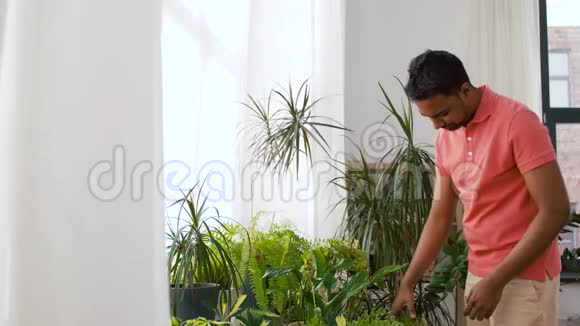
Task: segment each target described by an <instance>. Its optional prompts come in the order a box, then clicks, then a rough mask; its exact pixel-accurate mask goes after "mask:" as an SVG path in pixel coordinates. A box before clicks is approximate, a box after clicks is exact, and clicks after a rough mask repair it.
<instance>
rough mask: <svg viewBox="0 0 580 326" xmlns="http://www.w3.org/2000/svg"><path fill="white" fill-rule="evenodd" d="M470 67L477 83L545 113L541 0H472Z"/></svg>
mask: <svg viewBox="0 0 580 326" xmlns="http://www.w3.org/2000/svg"><path fill="white" fill-rule="evenodd" d="M467 10H468V11H467V15H468V21H469V26H468V27H469V29H468V33H467V36H468V40H467V42H466V45H467V53H468V54H467V59H466V66H467V69H468V71H469V73H470V74H471V75H472V79H473V81H474V82H475V83H477V84H488V85H489V86H490V87H491V88H492V89H494V90H495V91H497V92H499V93H501V94H503V95H506V96H510V97H512V98H515V99H516V100H519V101H521V102H523V103H525V104H526V105H528V106H529V107H530V108H531V109H532V110H534V111H535V112H536V113H537V114H538V115H540V113H541V110H542V108H541V78H540V77H541V73H540V40H539V35H540V34H539V12H538V1H537V0H486V1H480V0H470V1H469V4H468V6H467Z"/></svg>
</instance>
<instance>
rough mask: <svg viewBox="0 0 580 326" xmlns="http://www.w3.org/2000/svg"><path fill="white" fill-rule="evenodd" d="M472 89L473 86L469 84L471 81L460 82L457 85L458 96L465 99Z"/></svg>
mask: <svg viewBox="0 0 580 326" xmlns="http://www.w3.org/2000/svg"><path fill="white" fill-rule="evenodd" d="M472 90H473V86H471V83H469V82H465V83H463V84H461V86H460V87H459V96H460V98H461V99H462V100H464V101H465V100H466V99H467V98H468V97H469V93H470V92H471V91H472Z"/></svg>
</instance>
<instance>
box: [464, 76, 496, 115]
mask: <svg viewBox="0 0 580 326" xmlns="http://www.w3.org/2000/svg"><path fill="white" fill-rule="evenodd" d="M479 89H480V90H482V91H483V94H482V96H481V102H480V103H479V106H478V107H477V110H476V111H475V116H474V117H473V119H472V120H471V121H470V122H469V124H472V123H481V122H483V121H485V120H486V119H487V118H489V116H490V115H491V112H492V109H493V106H494V105H493V103H494V102H495V93H494V92H493V91H492V90H491V89H490V88H489V87H488V86H487V85H484V86H481V87H480V88H479Z"/></svg>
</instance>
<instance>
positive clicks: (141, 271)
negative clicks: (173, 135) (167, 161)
mask: <svg viewBox="0 0 580 326" xmlns="http://www.w3.org/2000/svg"><path fill="white" fill-rule="evenodd" d="M6 14H7V15H6V24H5V28H6V29H5V31H4V42H3V43H4V44H3V46H2V48H3V50H2V65H1V67H2V70H1V71H2V75H1V88H0V96H1V97H0V100H1V103H0V110H1V111H2V118H0V124H1V126H0V143H1V144H0V145H1V146H2V150H3V153H2V155H0V180H2V182H1V183H0V210H1V211H2V214H0V219H1V220H0V222H1V224H0V233H1V234H0V241H1V242H2V243H1V244H2V256H1V257H0V260H1V261H0V263H1V266H0V267H1V268H0V271H1V273H0V277H1V279H0V291H1V292H2V293H1V295H0V303H1V306H0V312H1V313H2V316H1V318H0V320H1V321H2V323H3V326H7V325H8V326H31V325H51V326H53V325H54V326H56V325H58V326H73V325H74V326H77V325H94V326H97V325H98V326H102V325H108V326H111V325H119V326H121V325H151V326H153V325H155V326H161V325H167V324H168V323H169V309H168V308H169V307H168V293H167V292H168V290H167V280H166V275H165V274H166V267H165V266H166V264H165V254H164V247H163V237H164V235H163V227H164V221H163V216H164V214H163V200H162V197H161V193H160V192H159V191H158V190H157V188H158V187H157V184H156V182H157V178H156V173H155V172H154V171H157V170H158V169H160V167H161V164H162V143H161V114H160V112H161V110H160V104H161V103H160V86H161V78H160V64H159V62H160V54H159V49H160V40H159V35H160V26H161V3H160V0H82V1H81V0H52V1H37V0H14V1H9V2H8V7H7V11H6Z"/></svg>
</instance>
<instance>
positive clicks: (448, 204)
mask: <svg viewBox="0 0 580 326" xmlns="http://www.w3.org/2000/svg"><path fill="white" fill-rule="evenodd" d="M456 206H457V195H456V194H455V191H454V190H453V182H452V181H451V177H448V176H438V177H437V180H436V184H435V193H434V199H433V203H432V204H431V210H430V212H429V217H428V218H427V222H426V223H425V227H424V228H423V231H422V233H421V238H420V240H419V243H418V244H417V249H416V250H415V253H414V254H413V259H412V260H411V264H410V265H409V269H408V270H407V272H406V273H405V277H404V278H403V280H402V283H403V284H406V285H409V286H412V287H413V286H415V284H417V282H418V281H419V280H420V279H421V277H422V275H423V274H424V273H425V271H426V270H427V268H429V266H430V265H431V263H433V261H434V260H435V257H436V256H437V254H438V253H439V250H440V249H441V246H442V245H443V242H445V240H446V239H447V235H448V233H449V228H450V226H451V222H452V221H453V219H452V218H453V216H454V213H455V208H456Z"/></svg>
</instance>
